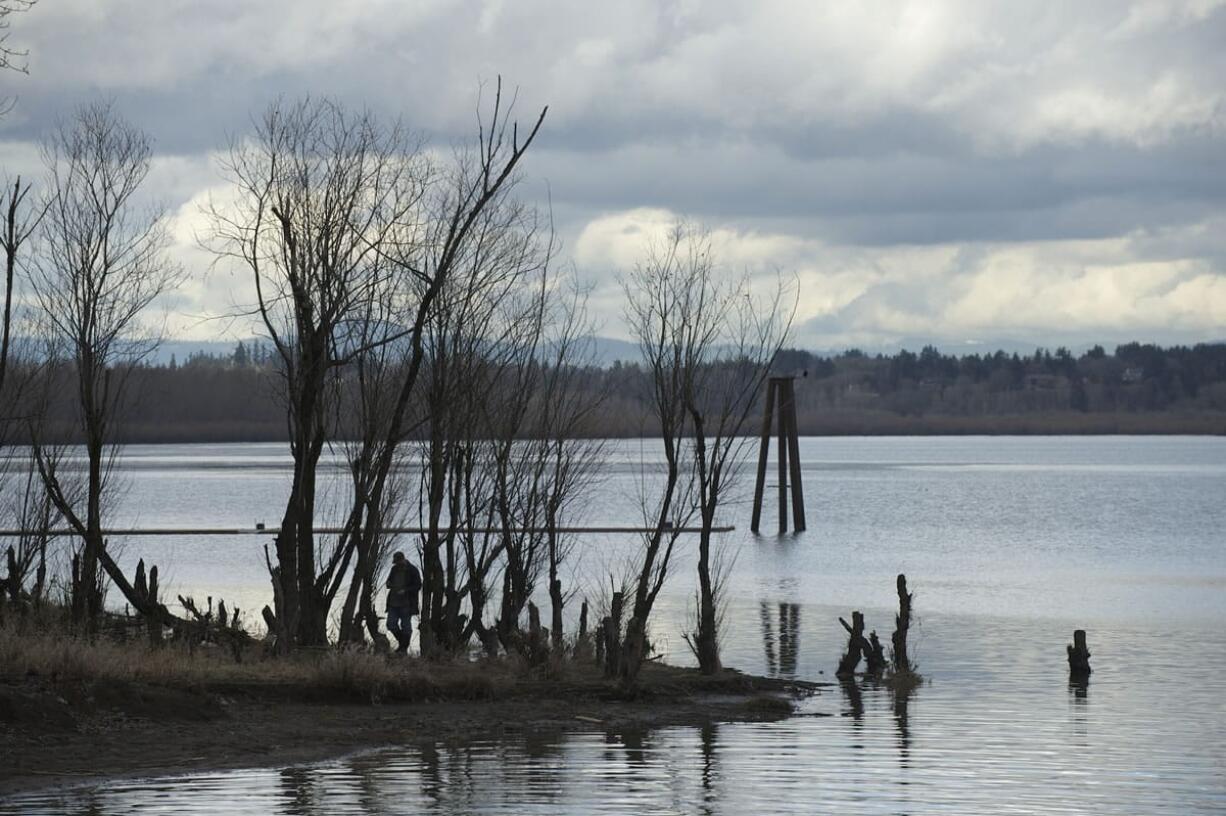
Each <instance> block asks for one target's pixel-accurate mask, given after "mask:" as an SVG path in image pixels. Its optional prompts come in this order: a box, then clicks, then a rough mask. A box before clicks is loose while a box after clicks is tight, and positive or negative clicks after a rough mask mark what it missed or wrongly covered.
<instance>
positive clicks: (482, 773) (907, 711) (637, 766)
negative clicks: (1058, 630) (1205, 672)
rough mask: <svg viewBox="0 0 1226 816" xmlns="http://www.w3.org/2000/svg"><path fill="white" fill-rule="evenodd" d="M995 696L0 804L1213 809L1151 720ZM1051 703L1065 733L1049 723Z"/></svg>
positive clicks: (915, 700)
mask: <svg viewBox="0 0 1226 816" xmlns="http://www.w3.org/2000/svg"><path fill="white" fill-rule="evenodd" d="M1056 645H1057V646H1059V645H1060V644H1059V643H1057V644H1056ZM1104 685H1105V688H1102V689H1099V688H1097V687H1096V692H1102V693H1103V695H1104V696H1106V697H1108V698H1114V703H1116V704H1118V703H1120V702H1123V701H1125V700H1127V699H1128V694H1129V691H1128V688H1127V683H1125V682H1123V678H1114V679H1113V680H1112V681H1111V682H1110V683H1104ZM1036 687H1037V691H1036ZM1002 690H1003V691H1004V692H1005V693H1003V694H999V693H989V694H987V695H976V694H973V693H972V694H964V693H961V691H960V690H958V689H949V688H944V689H943V688H942V687H941V684H939V683H932V684H925V685H922V686H919V687H908V688H899V689H893V688H891V687H889V685H888V684H885V683H883V682H881V681H879V680H874V679H871V678H870V679H860V680H855V681H845V682H843V683H841V684H840V685H839V686H838V687H837V690H835V689H832V690H831V692H830V693H828V694H825V695H820V696H818V697H817V698H815V699H812V700H810V701H807V702H806V703H805V704H804V706H803V711H802V714H807V713H812V714H832V713H837V712H838V711H839V710H840V709H841V711H842V713H843V714H844V715H845V716H842V717H822V716H818V717H809V716H800V717H797V718H793V719H789V720H785V721H782V722H777V723H757V724H736V723H721V724H716V723H713V724H708V725H705V726H702V727H695V728H686V727H668V728H661V729H656V730H644V729H640V728H625V729H622V728H619V729H616V730H606V731H603V732H592V733H575V734H565V733H560V732H554V733H534V732H527V733H525V734H523V735H522V736H521V737H519V738H510V739H507V740H505V741H499V742H488V741H477V742H474V743H472V744H468V745H459V746H456V745H449V744H442V743H438V742H433V741H429V740H428V739H426V740H423V741H420V742H416V743H414V744H411V745H408V746H405V747H398V748H389V749H384V750H379V751H374V752H368V753H363V754H358V755H354V756H350V757H347V758H344V759H341V760H338V761H335V762H329V763H323V764H319V765H313V766H305V767H295V768H286V769H279V770H278V769H273V770H243V771H234V772H226V773H211V774H197V775H192V776H185V777H177V778H171V779H162V780H155V781H139V780H138V781H121V782H114V783H111V784H106V785H102V786H99V787H95V788H92V789H85V790H81V791H75V792H73V791H69V792H62V791H56V792H50V793H43V794H37V795H31V796H24V797H17V798H13V799H10V800H8V801H0V814H5V815H7V814H19V813H20V814H30V816H43V815H44V814H46V816H50V814H57V815H58V814H69V815H70V816H85V815H86V814H89V815H90V816H112V815H113V816H118V815H119V814H180V815H181V816H186V815H187V814H214V813H227V814H239V815H241V814H279V815H280V816H316V814H318V815H319V816H324V814H328V815H329V816H332V815H335V816H392V814H401V813H433V814H445V815H446V816H460V815H461V814H555V813H597V814H599V813H661V814H691V813H701V814H708V815H709V816H743V814H746V813H754V814H776V813H808V812H830V813H839V814H898V813H922V812H932V811H935V810H944V811H948V812H956V813H1010V812H1012V813H1103V814H1107V813H1112V814H1114V813H1147V814H1163V813H1169V814H1189V813H1192V814H1195V813H1215V812H1221V810H1222V808H1223V807H1226V794H1224V793H1223V784H1222V782H1223V780H1222V775H1221V767H1220V758H1221V756H1222V754H1220V753H1215V752H1220V751H1221V749H1222V748H1223V747H1224V746H1223V744H1222V741H1221V735H1220V734H1218V735H1217V737H1216V738H1215V739H1214V738H1211V739H1208V740H1206V741H1204V742H1202V743H1201V744H1202V746H1203V749H1204V750H1203V751H1202V752H1200V753H1195V754H1194V753H1191V752H1188V751H1186V750H1180V749H1179V747H1178V746H1170V745H1163V744H1161V741H1160V740H1153V739H1150V738H1147V736H1146V733H1147V732H1148V731H1151V730H1153V729H1154V728H1155V726H1156V725H1157V724H1158V723H1159V722H1160V720H1155V719H1152V718H1149V717H1147V716H1140V717H1134V716H1131V715H1130V714H1129V712H1127V711H1125V710H1123V709H1118V710H1115V711H1110V710H1105V711H1103V712H1099V711H1098V710H1097V709H1096V708H1091V706H1090V705H1089V695H1088V687H1087V686H1086V685H1085V684H1081V685H1079V686H1073V685H1068V684H1067V683H1066V682H1065V680H1064V678H1062V677H1056V678H1052V682H1050V683H1035V682H1033V678H1026V680H1025V681H1024V682H1021V683H1009V682H1006V683H1004V684H1003V687H1002ZM1219 690H1220V689H1219ZM1027 696H1029V697H1030V699H1020V698H1023V697H1027ZM1061 697H1067V700H1065V701H1064V703H1063V705H1062V701H1061ZM1191 698H1192V699H1193V700H1194V701H1195V703H1197V704H1202V705H1203V704H1204V703H1205V702H1206V700H1204V699H1201V698H1198V697H1197V696H1196V694H1195V693H1193V694H1192V695H1191ZM1011 701H1012V702H1011ZM1065 705H1067V706H1069V708H1070V709H1071V711H1070V717H1071V721H1072V732H1071V733H1070V732H1069V730H1068V729H1067V726H1065V725H1063V724H1062V723H1061V719H1062V717H1061V715H1060V711H1061V709H1062V708H1063V707H1064V706H1065ZM1216 705H1220V702H1218V703H1216ZM832 708H833V710H832ZM1159 713H1161V714H1163V715H1165V712H1159ZM1103 714H1105V716H1096V715H1103ZM1173 725H1174V724H1173ZM1184 727H1185V724H1179V725H1178V727H1177V728H1176V729H1174V730H1179V729H1182V728H1184ZM1168 733H1169V731H1168ZM1205 737H1206V734H1205V733H1201V734H1199V735H1197V738H1198V739H1202V740H1205ZM1069 781H1072V782H1077V783H1085V784H1072V785H1069V784H1067V783H1068V782H1069Z"/></svg>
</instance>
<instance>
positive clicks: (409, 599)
mask: <svg viewBox="0 0 1226 816" xmlns="http://www.w3.org/2000/svg"><path fill="white" fill-rule="evenodd" d="M420 590H421V573H420V572H418V571H417V567H415V566H413V565H412V564H411V563H409V562H408V561H405V562H404V563H403V564H392V571H391V572H390V573H388V576H387V608H388V609H392V608H393V607H395V608H398V609H405V610H408V614H410V615H416V614H418V607H417V593H418V592H419V591H420Z"/></svg>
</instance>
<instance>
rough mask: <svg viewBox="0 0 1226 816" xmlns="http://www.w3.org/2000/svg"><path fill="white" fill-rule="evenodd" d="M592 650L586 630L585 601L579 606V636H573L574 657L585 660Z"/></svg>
mask: <svg viewBox="0 0 1226 816" xmlns="http://www.w3.org/2000/svg"><path fill="white" fill-rule="evenodd" d="M591 652H592V644H591V642H590V639H589V637H588V632H587V601H586V600H585V601H584V602H583V606H581V607H580V608H579V636H578V637H577V638H575V659H576V660H585V659H587V658H588V657H589V656H590V655H591Z"/></svg>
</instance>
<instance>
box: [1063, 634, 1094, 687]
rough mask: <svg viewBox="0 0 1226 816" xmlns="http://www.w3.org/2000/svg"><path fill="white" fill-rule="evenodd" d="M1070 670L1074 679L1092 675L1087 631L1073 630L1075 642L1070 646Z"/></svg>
mask: <svg viewBox="0 0 1226 816" xmlns="http://www.w3.org/2000/svg"><path fill="white" fill-rule="evenodd" d="M1068 670H1069V675H1070V676H1072V677H1074V678H1085V677H1088V676H1089V675H1090V671H1091V669H1090V649H1089V647H1088V646H1087V645H1086V630H1085V629H1075V630H1073V642H1072V643H1071V644H1069V646H1068Z"/></svg>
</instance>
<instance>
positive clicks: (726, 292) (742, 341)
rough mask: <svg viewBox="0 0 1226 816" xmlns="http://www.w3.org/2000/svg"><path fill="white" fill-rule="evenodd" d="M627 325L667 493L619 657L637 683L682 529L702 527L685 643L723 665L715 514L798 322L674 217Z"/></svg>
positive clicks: (631, 299)
mask: <svg viewBox="0 0 1226 816" xmlns="http://www.w3.org/2000/svg"><path fill="white" fill-rule="evenodd" d="M626 295H627V300H628V303H629V306H628V318H629V323H630V325H631V327H632V329H633V331H634V332H635V334H636V335H637V337H638V339H639V345H640V348H641V349H642V351H643V356H644V360H645V361H646V364H647V370H648V373H649V376H650V378H651V385H652V404H653V407H654V409H655V415H656V419H657V421H658V422H659V427H660V432H661V438H662V441H663V445H664V454H665V479H664V485H663V490H662V495H661V496H660V497H659V498H658V499H654V500H652V501H649V502H648V503H647V506H648V507H650V508H654V509H655V513H654V514H653V515H651V516H649V517H648V518H649V522H650V524H649V526H650V527H651V529H652V532H651V533H650V534H649V535H648V536H647V538H646V542H645V547H644V552H643V559H642V562H641V566H640V570H639V573H638V576H637V581H636V585H635V603H634V608H633V612H632V615H631V618H630V621H629V623H628V625H627V631H626V641H625V644H624V648H623V655H622V660H621V672H622V677H623V679H625V680H627V681H633V679H634V675H635V673H636V672H637V669H638V666H639V665H641V662H642V660H643V658H644V656H645V648H646V640H645V633H646V624H647V618H648V615H649V614H650V611H651V607H652V604H653V603H654V600H655V596H656V594H657V593H658V592H659V590H660V588H661V586H662V585H663V583H664V580H665V578H666V577H667V573H668V568H669V564H670V561H671V557H672V553H673V548H674V545H675V542H676V540H677V535H678V534H677V532H676V531H677V528H679V527H681V526H684V525H685V524H686V523H687V522H691V521H692V520H693V519H694V518H695V517H696V518H697V520H698V526H699V542H698V603H697V607H698V608H697V610H696V612H697V627H696V630H695V631H694V632H692V633H687V640H688V641H689V643H690V645H691V647H692V648H693V650H694V652H695V654H696V655H697V657H698V661H699V665H700V667H701V668H702V670H703V671H704V672H707V673H713V672H716V671H718V670H719V668H720V660H719V621H720V613H719V607H720V588H721V586H722V581H721V574H720V573H721V569H720V567H721V562H722V566H723V568H724V569H725V570H726V569H728V568H730V565H731V561H730V560H729V559H728V558H727V557H721V555H720V554H719V553H718V552H715V551H714V549H713V545H714V534H713V530H714V528H715V526H716V521H717V514H718V512H719V509H720V508H721V506H723V504H725V503H726V501H727V499H728V494H729V491H730V489H731V488H732V484H733V480H734V477H735V476H736V475H737V472H738V470H739V468H740V465H741V463H742V462H743V459H744V455H745V452H746V444H747V439H746V438H745V437H744V435H743V430H744V426H745V422H746V421H747V420H748V417H749V415H750V413H751V412H752V410H753V409H754V406H755V404H756V401H757V397H758V394H759V392H760V391H761V386H762V383H763V382H764V381H765V379H766V377H767V376H768V374H769V371H770V366H771V364H772V362H773V360H774V358H775V355H776V354H777V353H778V351H779V348H780V347H781V345H782V343H783V341H784V338H785V337H786V334H787V329H788V327H789V326H790V323H791V313H790V312H789V311H786V310H781V307H782V306H783V299H784V295H785V292H784V288H783V287H782V285H779V286H777V287H776V289H775V291H774V294H773V296H772V297H771V298H768V299H767V300H766V301H765V302H760V301H759V300H757V299H755V297H754V295H753V292H752V291H751V288H750V286H749V281H748V279H747V278H745V277H729V276H727V275H725V274H723V273H721V271H720V270H719V269H718V268H717V266H716V263H715V258H714V254H713V250H712V246H711V239H710V236H709V234H708V233H707V232H706V231H704V230H702V229H699V228H696V227H694V226H691V225H688V224H685V223H678V224H676V225H675V226H674V227H673V229H672V230H671V231H670V233H669V235H668V237H667V238H666V239H665V240H664V241H663V242H662V243H660V244H655V245H652V246H651V247H649V250H648V257H647V260H646V261H645V262H644V263H642V264H640V265H639V266H638V267H637V268H636V270H635V272H634V274H633V275H631V276H630V277H629V279H628V280H627V281H626Z"/></svg>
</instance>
